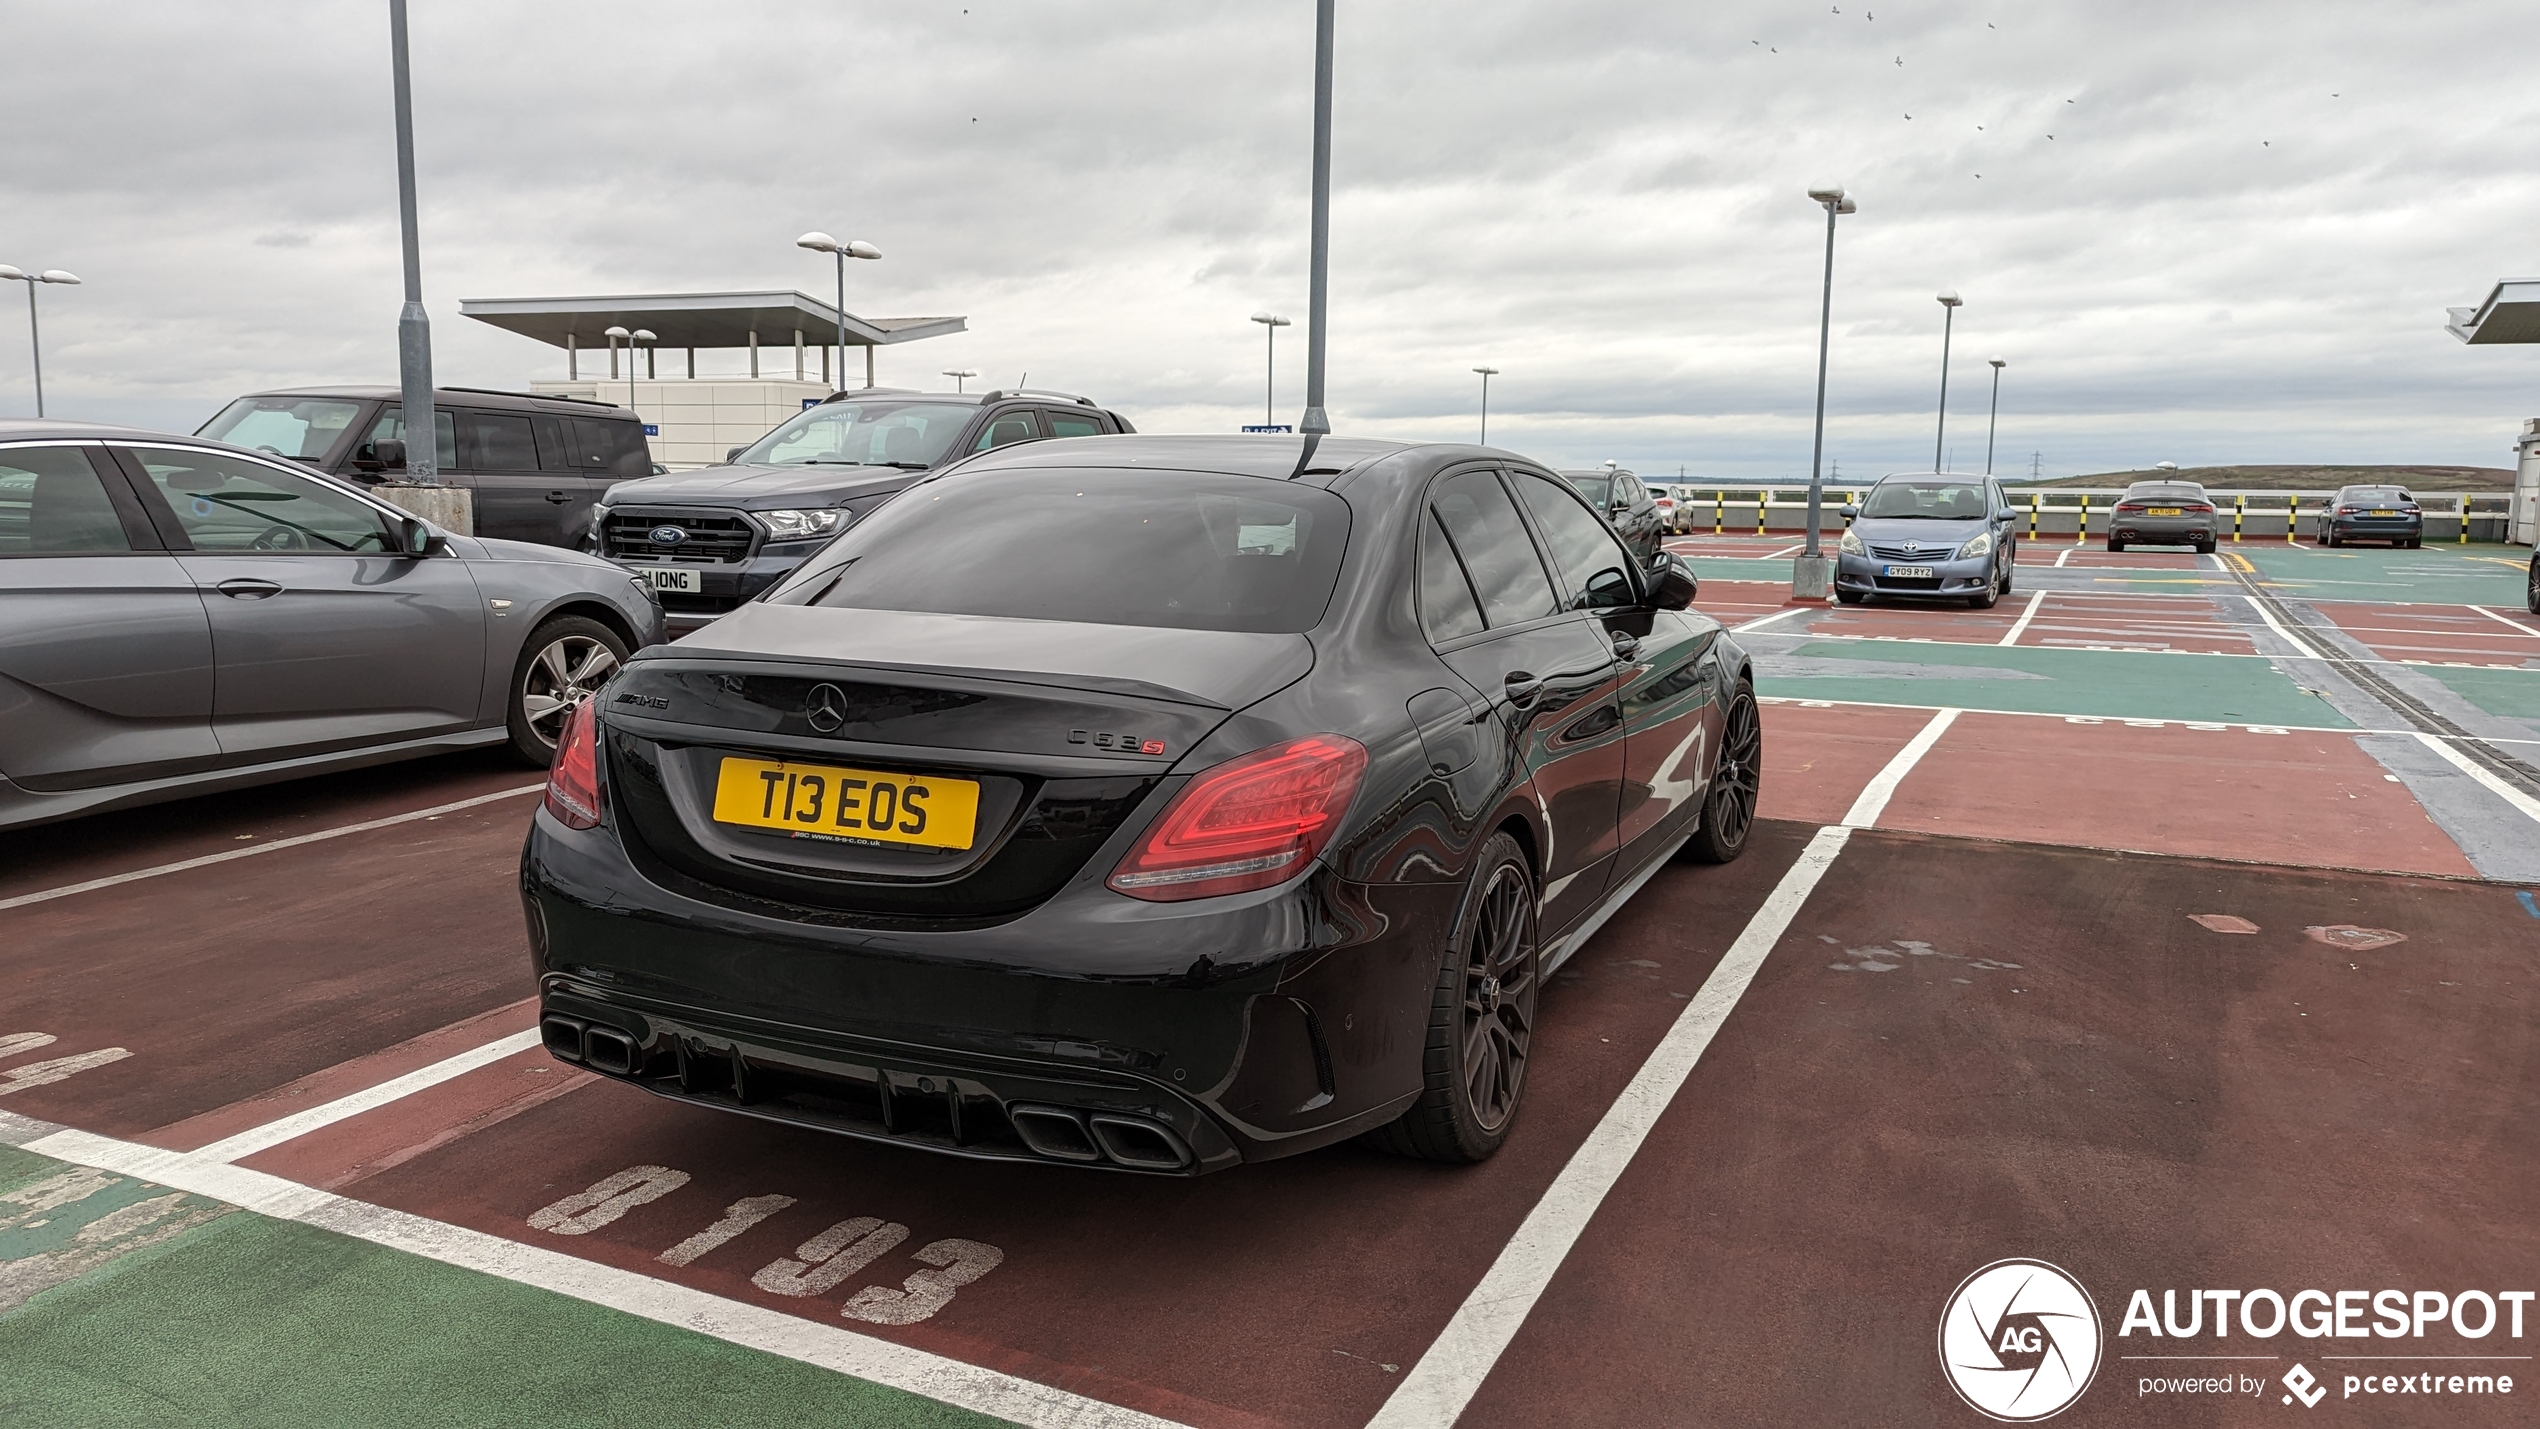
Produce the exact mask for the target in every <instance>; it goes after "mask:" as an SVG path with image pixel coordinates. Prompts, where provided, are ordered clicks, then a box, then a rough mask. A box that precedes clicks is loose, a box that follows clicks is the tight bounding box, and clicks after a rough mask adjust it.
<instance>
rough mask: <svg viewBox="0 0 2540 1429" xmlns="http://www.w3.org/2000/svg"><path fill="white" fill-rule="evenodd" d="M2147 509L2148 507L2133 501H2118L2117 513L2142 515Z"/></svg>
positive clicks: (2121, 514)
mask: <svg viewBox="0 0 2540 1429" xmlns="http://www.w3.org/2000/svg"><path fill="white" fill-rule="evenodd" d="M2145 509H2146V508H2144V507H2142V506H2139V505H2136V504H2135V503H2133V502H2131V501H2120V502H2118V503H2117V514H2118V515H2120V516H2140V515H2142V514H2143V512H2144V511H2145Z"/></svg>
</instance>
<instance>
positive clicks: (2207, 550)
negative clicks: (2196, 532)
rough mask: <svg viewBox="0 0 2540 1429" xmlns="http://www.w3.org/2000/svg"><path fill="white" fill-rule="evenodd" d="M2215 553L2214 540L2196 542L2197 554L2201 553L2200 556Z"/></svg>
mask: <svg viewBox="0 0 2540 1429" xmlns="http://www.w3.org/2000/svg"><path fill="white" fill-rule="evenodd" d="M2213 553H2214V543H2213V542H2212V541H2210V540H2207V541H2199V542H2197V543H2196V554H2198V555H2200V556H2210V555H2212V554H2213Z"/></svg>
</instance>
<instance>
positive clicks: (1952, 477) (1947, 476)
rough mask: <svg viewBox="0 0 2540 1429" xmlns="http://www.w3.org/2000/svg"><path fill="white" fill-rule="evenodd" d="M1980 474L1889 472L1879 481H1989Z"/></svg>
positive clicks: (1988, 478) (1958, 472)
mask: <svg viewBox="0 0 2540 1429" xmlns="http://www.w3.org/2000/svg"><path fill="white" fill-rule="evenodd" d="M1993 479H1994V478H1992V477H1989V476H1986V475H1984V474H1982V473H1980V472H1967V471H1891V472H1889V473H1888V474H1887V475H1885V476H1882V477H1880V478H1879V480H1880V481H1882V482H1886V481H1991V480H1993Z"/></svg>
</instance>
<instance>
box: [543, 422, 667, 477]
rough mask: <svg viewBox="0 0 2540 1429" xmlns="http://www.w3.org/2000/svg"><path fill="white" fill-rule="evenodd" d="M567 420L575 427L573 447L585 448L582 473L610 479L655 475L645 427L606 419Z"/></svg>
mask: <svg viewBox="0 0 2540 1429" xmlns="http://www.w3.org/2000/svg"><path fill="white" fill-rule="evenodd" d="M565 420H566V421H567V422H569V423H571V424H572V426H573V444H574V445H575V446H576V447H579V448H581V457H582V470H584V471H586V472H591V473H594V474H605V475H608V476H650V475H652V474H653V452H652V448H650V447H648V446H646V445H644V427H643V424H642V423H640V422H623V421H610V420H608V419H607V418H604V417H567V418H565Z"/></svg>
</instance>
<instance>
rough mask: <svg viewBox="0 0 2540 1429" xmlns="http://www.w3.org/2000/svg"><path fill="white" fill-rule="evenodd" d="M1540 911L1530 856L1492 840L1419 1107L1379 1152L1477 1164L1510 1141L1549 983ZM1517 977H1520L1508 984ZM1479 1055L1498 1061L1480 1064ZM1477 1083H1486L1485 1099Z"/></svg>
mask: <svg viewBox="0 0 2540 1429" xmlns="http://www.w3.org/2000/svg"><path fill="white" fill-rule="evenodd" d="M1540 911H1541V909H1540V905H1539V898H1538V895H1537V894H1536V892H1535V878H1534V870H1533V867H1532V866H1531V865H1529V864H1528V863H1527V862H1526V854H1525V850H1523V849H1521V848H1519V847H1518V846H1517V841H1516V840H1515V839H1514V838H1511V837H1510V836H1509V835H1508V834H1507V833H1506V832H1505V831H1502V832H1499V833H1495V834H1493V835H1491V836H1490V838H1489V839H1487V840H1485V841H1484V842H1483V844H1482V849H1481V853H1480V856H1479V857H1477V858H1475V859H1474V861H1473V872H1472V876H1471V877H1470V878H1469V879H1468V880H1467V881H1466V883H1465V892H1464V906H1463V907H1462V908H1461V909H1459V910H1457V912H1456V917H1455V931H1454V933H1453V934H1452V935H1451V936H1450V937H1448V939H1447V946H1446V953H1445V956H1444V957H1442V958H1441V959H1439V964H1438V979H1437V982H1436V984H1435V985H1434V986H1433V987H1432V988H1431V989H1430V994H1429V1030H1428V1036H1427V1039H1426V1041H1425V1044H1424V1045H1423V1047H1422V1049H1421V1054H1420V1074H1421V1075H1420V1096H1419V1099H1418V1100H1416V1101H1414V1102H1413V1103H1412V1104H1411V1106H1410V1108H1409V1109H1408V1110H1406V1111H1404V1112H1403V1114H1402V1115H1401V1116H1400V1117H1398V1118H1396V1119H1395V1120H1394V1121H1392V1122H1391V1123H1389V1124H1387V1125H1385V1126H1384V1127H1381V1128H1379V1129H1378V1130H1377V1132H1376V1133H1375V1135H1374V1137H1373V1138H1372V1139H1373V1140H1374V1141H1375V1143H1376V1144H1377V1145H1379V1146H1381V1147H1383V1148H1384V1149H1386V1150H1388V1151H1392V1152H1395V1153H1397V1154H1399V1155H1403V1156H1416V1157H1418V1158H1420V1159H1421V1160H1423V1161H1449V1162H1460V1163H1466V1164H1469V1163H1472V1162H1475V1161H1482V1160H1486V1159H1488V1158H1489V1157H1490V1155H1491V1154H1492V1153H1493V1152H1495V1151H1497V1150H1499V1148H1500V1147H1501V1145H1503V1144H1504V1143H1505V1142H1506V1141H1507V1140H1508V1133H1509V1129H1510V1128H1511V1127H1513V1126H1515V1125H1516V1121H1517V1112H1518V1109H1519V1104H1520V1102H1521V1101H1522V1100H1523V1098H1524V1096H1525V1091H1526V1081H1527V1077H1526V1069H1527V1065H1528V1062H1529V1061H1530V1059H1531V1055H1532V1052H1533V1049H1534V1025H1535V1016H1536V1012H1537V1009H1538V1006H1539V1000H1538V998H1537V993H1538V991H1539V990H1540V989H1541V987H1542V983H1543V948H1542V946H1541V944H1540V942H1539V941H1538V938H1537V933H1538V928H1537V924H1536V915H1537V914H1538V913H1539V912H1540ZM1512 972H1513V973H1515V974H1517V976H1516V978H1514V979H1510V978H1506V977H1502V976H1501V974H1503V973H1512ZM1512 980H1513V981H1515V982H1516V983H1517V991H1516V992H1515V993H1513V994H1512V993H1510V992H1509V990H1508V988H1509V984H1510V982H1511V981H1512ZM1477 1055H1478V1056H1483V1057H1487V1058H1489V1059H1490V1060H1489V1061H1487V1062H1480V1061H1476V1060H1475V1058H1476V1056H1477ZM1494 1069H1495V1070H1494ZM1477 1081H1478V1082H1483V1083H1485V1084H1486V1094H1485V1095H1484V1096H1482V1097H1479V1098H1477V1097H1476V1096H1475V1095H1474V1085H1475V1083H1476V1082H1477ZM1484 1102H1487V1103H1488V1105H1482V1103H1484Z"/></svg>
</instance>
